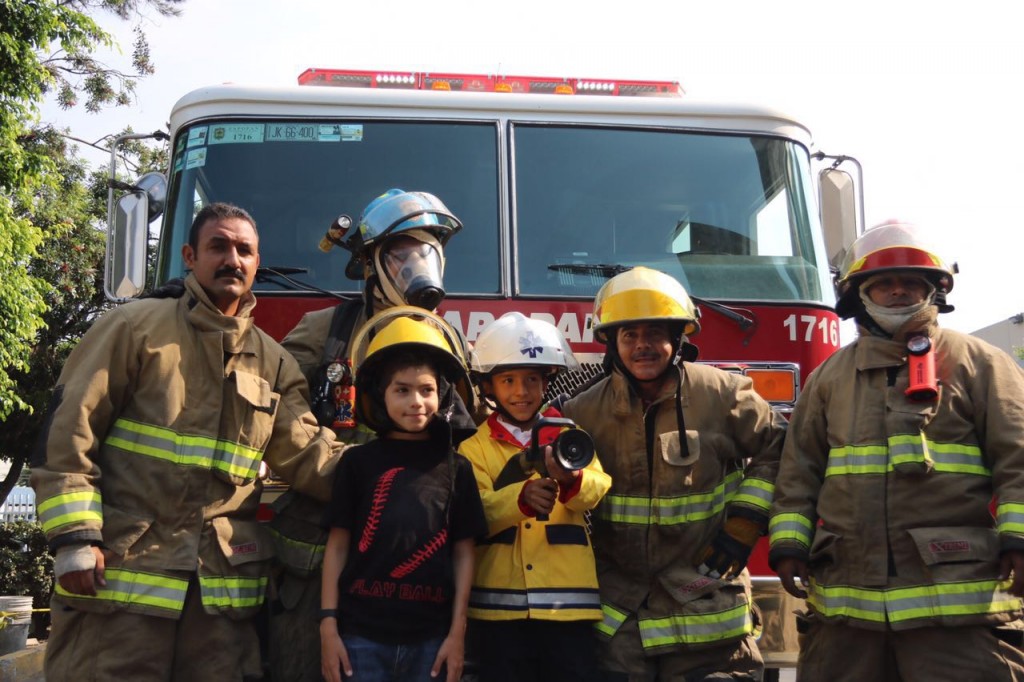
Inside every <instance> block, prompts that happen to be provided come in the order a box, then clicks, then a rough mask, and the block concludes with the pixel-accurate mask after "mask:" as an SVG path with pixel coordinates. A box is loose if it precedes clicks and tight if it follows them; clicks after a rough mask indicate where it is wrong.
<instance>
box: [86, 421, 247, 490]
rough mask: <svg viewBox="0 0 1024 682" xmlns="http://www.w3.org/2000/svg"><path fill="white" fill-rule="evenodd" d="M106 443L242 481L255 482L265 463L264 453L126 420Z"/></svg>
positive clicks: (229, 442) (232, 443)
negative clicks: (263, 460)
mask: <svg viewBox="0 0 1024 682" xmlns="http://www.w3.org/2000/svg"><path fill="white" fill-rule="evenodd" d="M105 443H106V444H107V445H110V446H113V447H117V448H121V449H122V450H127V451H128V452H133V453H135V454H137V455H145V456H146V457H153V458H156V459H162V460H164V461H166V462H170V463H171V464H176V465H178V466H192V467H200V468H203V469H217V470H219V471H224V472H225V473H227V474H230V475H231V476H237V477H239V478H243V479H251V478H255V477H256V472H257V470H258V469H259V465H260V460H262V459H263V453H262V451H261V450H258V449H256V448H251V447H248V446H245V445H241V444H239V443H234V442H231V441H227V440H219V439H216V438H208V437H206V436H189V435H184V434H180V433H176V432H174V431H172V430H170V429H166V428H163V427H159V426H153V425H151V424H142V423H139V422H134V421H131V420H129V419H123V418H122V419H118V420H117V421H116V422H114V426H113V427H112V428H111V429H110V434H109V435H108V436H107V439H106V441H105Z"/></svg>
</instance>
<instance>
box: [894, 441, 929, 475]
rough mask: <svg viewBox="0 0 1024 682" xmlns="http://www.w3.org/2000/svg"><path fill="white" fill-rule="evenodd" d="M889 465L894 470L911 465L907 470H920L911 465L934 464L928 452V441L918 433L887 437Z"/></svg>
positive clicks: (923, 465) (921, 470)
mask: <svg viewBox="0 0 1024 682" xmlns="http://www.w3.org/2000/svg"><path fill="white" fill-rule="evenodd" d="M888 441H889V465H890V466H891V467H892V468H893V469H894V470H899V468H900V467H901V466H909V467H912V468H911V469H909V471H920V472H922V473H923V471H924V469H916V468H913V467H922V468H923V467H925V466H927V465H929V464H932V465H934V462H933V461H932V457H931V454H929V452H928V441H926V440H925V439H924V436H923V435H922V434H920V433H917V434H904V435H898V436H890V437H889V439H888Z"/></svg>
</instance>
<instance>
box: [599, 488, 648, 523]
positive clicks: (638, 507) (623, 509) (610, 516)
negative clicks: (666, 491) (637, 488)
mask: <svg viewBox="0 0 1024 682" xmlns="http://www.w3.org/2000/svg"><path fill="white" fill-rule="evenodd" d="M594 513H595V514H596V515H597V516H598V517H599V518H602V519H605V520H606V521H613V522H615V523H633V524H639V525H643V526H646V525H648V524H649V523H650V522H651V498H649V497H633V496H630V495H612V494H608V495H605V496H604V499H602V500H601V503H600V504H599V505H598V506H597V508H596V509H595V510H594Z"/></svg>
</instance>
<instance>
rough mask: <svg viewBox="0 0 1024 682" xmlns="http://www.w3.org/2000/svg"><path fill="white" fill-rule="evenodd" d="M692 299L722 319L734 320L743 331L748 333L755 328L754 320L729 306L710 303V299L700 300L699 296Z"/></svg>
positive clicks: (691, 297)
mask: <svg viewBox="0 0 1024 682" xmlns="http://www.w3.org/2000/svg"><path fill="white" fill-rule="evenodd" d="M690 299H691V300H692V301H693V302H694V303H696V304H697V305H700V306H704V307H706V308H710V309H711V310H714V311H715V312H716V313H718V314H719V315H721V316H722V317H725V318H727V319H729V320H732V321H733V322H735V323H736V324H737V325H739V328H740V330H741V331H746V330H748V329H750V328H751V327H753V326H754V324H755V322H754V320H752V319H750V318H749V317H747V316H746V315H744V314H743V313H741V312H739V311H738V310H736V309H735V308H730V307H729V306H727V305H724V304H722V303H718V302H716V301H709V300H708V299H706V298H700V297H699V296H690Z"/></svg>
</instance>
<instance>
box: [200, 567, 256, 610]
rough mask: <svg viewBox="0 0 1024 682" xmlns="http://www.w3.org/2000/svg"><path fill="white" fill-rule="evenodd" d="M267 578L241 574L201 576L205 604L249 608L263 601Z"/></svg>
mask: <svg viewBox="0 0 1024 682" xmlns="http://www.w3.org/2000/svg"><path fill="white" fill-rule="evenodd" d="M266 587H267V578H266V577H259V578H244V577H241V576H202V575H201V576H199V590H200V593H201V594H202V597H203V606H219V607H231V608H236V609H239V608H248V607H251V606H259V605H260V604H262V603H263V597H264V594H265V593H266Z"/></svg>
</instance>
